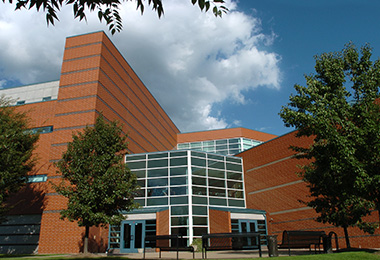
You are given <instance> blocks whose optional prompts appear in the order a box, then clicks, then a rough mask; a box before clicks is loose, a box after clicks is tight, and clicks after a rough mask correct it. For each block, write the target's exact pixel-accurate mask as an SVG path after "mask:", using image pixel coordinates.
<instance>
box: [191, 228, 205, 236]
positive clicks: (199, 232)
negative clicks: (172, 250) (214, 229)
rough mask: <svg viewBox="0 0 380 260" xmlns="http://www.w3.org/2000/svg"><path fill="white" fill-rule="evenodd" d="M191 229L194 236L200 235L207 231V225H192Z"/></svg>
mask: <svg viewBox="0 0 380 260" xmlns="http://www.w3.org/2000/svg"><path fill="white" fill-rule="evenodd" d="M193 230H194V236H202V235H204V234H207V232H208V230H207V227H194V228H193Z"/></svg>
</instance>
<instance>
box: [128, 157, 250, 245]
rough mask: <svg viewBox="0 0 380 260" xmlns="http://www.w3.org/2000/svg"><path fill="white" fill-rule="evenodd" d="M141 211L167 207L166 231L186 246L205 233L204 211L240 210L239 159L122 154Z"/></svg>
mask: <svg viewBox="0 0 380 260" xmlns="http://www.w3.org/2000/svg"><path fill="white" fill-rule="evenodd" d="M126 162H127V165H128V167H129V168H130V169H131V171H132V172H133V173H135V174H136V176H137V178H138V185H139V186H140V187H141V189H140V191H139V192H138V194H137V196H136V197H135V201H136V202H137V203H139V204H140V205H141V206H143V207H160V206H165V207H167V206H169V213H170V229H169V230H170V232H171V234H181V235H183V236H185V237H186V238H187V239H188V240H187V242H188V244H189V243H191V241H192V240H193V238H194V237H200V236H201V235H202V234H204V233H208V232H209V230H208V226H209V225H208V223H209V219H208V207H209V206H220V207H223V208H226V207H233V208H245V199H244V185H243V168H242V159H241V158H238V157H230V156H223V155H217V154H209V153H204V152H195V151H170V152H158V153H148V154H136V155H128V156H127V157H126Z"/></svg>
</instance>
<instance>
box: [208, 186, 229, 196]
mask: <svg viewBox="0 0 380 260" xmlns="http://www.w3.org/2000/svg"><path fill="white" fill-rule="evenodd" d="M208 193H209V195H210V196H216V197H225V196H226V190H222V189H214V188H212V189H211V188H210V189H209V191H208Z"/></svg>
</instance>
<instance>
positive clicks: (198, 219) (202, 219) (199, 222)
mask: <svg viewBox="0 0 380 260" xmlns="http://www.w3.org/2000/svg"><path fill="white" fill-rule="evenodd" d="M193 224H194V225H208V223H207V217H193Z"/></svg>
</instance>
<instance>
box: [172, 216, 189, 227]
mask: <svg viewBox="0 0 380 260" xmlns="http://www.w3.org/2000/svg"><path fill="white" fill-rule="evenodd" d="M171 221H172V226H187V225H188V224H189V217H172V218H171Z"/></svg>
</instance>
